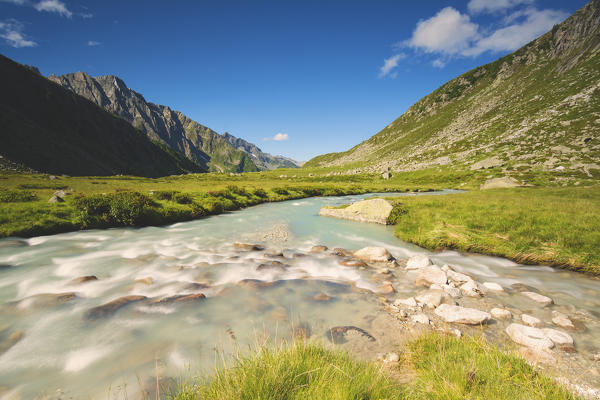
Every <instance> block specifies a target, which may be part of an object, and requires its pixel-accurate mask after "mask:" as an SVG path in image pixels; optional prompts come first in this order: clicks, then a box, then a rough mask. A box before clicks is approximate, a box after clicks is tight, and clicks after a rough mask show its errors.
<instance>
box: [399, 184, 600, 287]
mask: <svg viewBox="0 0 600 400" xmlns="http://www.w3.org/2000/svg"><path fill="white" fill-rule="evenodd" d="M401 202H402V213H400V215H399V216H398V218H396V222H397V225H396V228H395V234H396V236H397V237H398V238H400V239H402V240H404V241H407V242H411V243H415V244H417V245H419V246H421V247H425V248H428V249H432V250H440V249H445V248H451V249H457V250H462V251H469V252H476V253H483V254H490V255H496V256H502V257H506V258H509V259H511V260H514V261H517V262H519V263H525V264H545V265H551V266H555V267H561V268H566V269H571V270H576V271H581V272H587V273H591V274H594V275H600V253H598V248H600V231H599V230H598V226H599V225H600V188H599V187H587V188H573V187H571V188H520V189H495V190H486V191H473V192H467V193H461V194H451V195H446V196H419V197H412V198H406V197H403V198H402V199H401Z"/></svg>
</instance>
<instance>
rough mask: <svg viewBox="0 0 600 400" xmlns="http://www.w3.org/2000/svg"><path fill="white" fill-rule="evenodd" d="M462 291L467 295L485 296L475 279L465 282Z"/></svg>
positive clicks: (461, 287)
mask: <svg viewBox="0 0 600 400" xmlns="http://www.w3.org/2000/svg"><path fill="white" fill-rule="evenodd" d="M460 291H461V292H462V293H463V294H464V295H465V296H469V297H480V296H483V292H482V291H481V289H480V288H479V285H478V284H477V282H475V281H468V282H466V283H463V284H462V285H461V286H460Z"/></svg>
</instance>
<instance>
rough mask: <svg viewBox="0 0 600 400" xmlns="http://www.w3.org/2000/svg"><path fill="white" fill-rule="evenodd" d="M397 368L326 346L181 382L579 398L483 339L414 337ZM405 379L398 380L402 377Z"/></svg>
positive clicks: (215, 387) (365, 395)
mask: <svg viewBox="0 0 600 400" xmlns="http://www.w3.org/2000/svg"><path fill="white" fill-rule="evenodd" d="M401 354H402V358H401V362H400V363H399V364H398V365H397V366H393V367H391V368H389V369H387V370H386V369H383V368H381V367H380V366H379V365H377V364H375V363H368V362H363V361H356V360H355V359H353V358H352V357H351V356H350V355H348V354H347V353H345V352H342V351H339V350H332V349H329V348H325V347H323V346H322V345H320V344H305V343H294V344H293V345H289V346H283V347H281V348H278V349H273V348H260V349H258V350H257V351H256V353H254V354H253V355H251V356H248V357H238V358H237V359H235V360H234V363H233V365H231V366H229V367H228V368H227V367H226V368H220V369H218V370H217V371H216V372H215V374H214V376H213V377H211V378H209V379H199V380H196V381H193V382H186V383H183V384H181V385H180V386H179V387H178V388H177V389H176V390H175V391H174V392H173V393H172V394H171V398H172V399H176V400H192V399H203V400H209V399H219V400H234V399H236V400H237V399H263V400H268V399H273V400H275V399H277V400H288V399H289V400H291V399H340V400H341V399H364V400H369V399H373V400H379V399H389V400H392V399H447V400H454V399H456V400H459V399H460V400H462V399H492V400H494V399H507V398H515V399H574V398H575V397H574V396H573V395H571V394H570V393H569V392H568V391H567V390H566V389H564V388H563V387H560V386H559V385H557V384H556V383H555V382H554V381H553V380H552V379H550V378H549V377H547V376H545V375H543V374H542V373H540V372H538V371H536V369H535V368H533V367H531V366H529V365H528V364H527V363H526V362H525V361H524V360H523V359H521V358H520V357H518V356H516V355H514V354H513V353H512V352H506V351H504V350H501V349H499V348H497V347H495V346H493V345H491V344H489V343H488V342H486V341H485V340H484V339H478V338H462V339H457V338H455V337H448V336H442V335H439V334H428V335H426V336H422V337H420V338H417V339H416V340H414V341H412V342H410V343H409V344H408V345H407V347H406V348H405V349H404V350H403V351H402V352H401ZM398 376H401V379H400V380H398V379H397V377H398Z"/></svg>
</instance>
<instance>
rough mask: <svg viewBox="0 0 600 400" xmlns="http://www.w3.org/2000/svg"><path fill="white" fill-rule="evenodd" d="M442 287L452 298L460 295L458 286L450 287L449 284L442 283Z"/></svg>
mask: <svg viewBox="0 0 600 400" xmlns="http://www.w3.org/2000/svg"><path fill="white" fill-rule="evenodd" d="M442 289H443V290H444V292H446V293H447V294H448V295H449V296H450V297H452V298H453V299H457V298H459V297H460V290H459V289H458V288H455V287H452V286H450V285H442Z"/></svg>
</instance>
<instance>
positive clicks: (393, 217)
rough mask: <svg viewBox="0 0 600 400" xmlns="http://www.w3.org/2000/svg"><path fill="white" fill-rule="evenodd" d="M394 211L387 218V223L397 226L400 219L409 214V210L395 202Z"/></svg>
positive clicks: (393, 204)
mask: <svg viewBox="0 0 600 400" xmlns="http://www.w3.org/2000/svg"><path fill="white" fill-rule="evenodd" d="M392 206H393V208H392V211H391V212H390V215H388V218H387V223H388V224H390V225H396V224H397V223H398V220H399V219H400V217H402V216H403V215H406V214H408V209H407V208H406V206H405V205H404V204H402V203H400V202H394V203H392Z"/></svg>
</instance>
